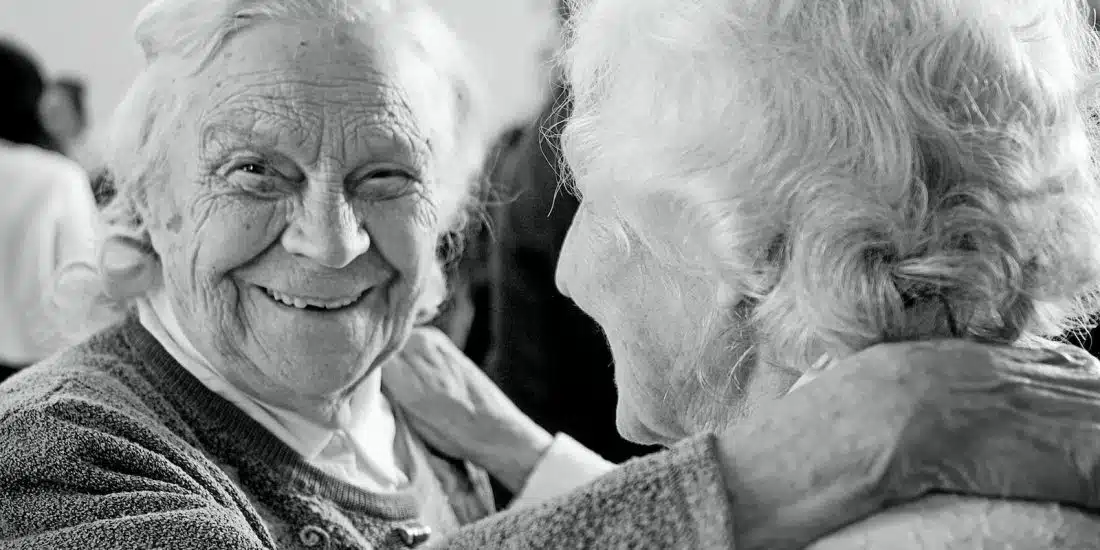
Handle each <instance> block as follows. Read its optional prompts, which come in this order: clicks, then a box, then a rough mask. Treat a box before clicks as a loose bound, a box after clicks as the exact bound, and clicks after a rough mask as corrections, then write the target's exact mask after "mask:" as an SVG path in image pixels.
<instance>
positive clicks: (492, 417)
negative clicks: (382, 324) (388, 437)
mask: <svg viewBox="0 0 1100 550" xmlns="http://www.w3.org/2000/svg"><path fill="white" fill-rule="evenodd" d="M382 383H383V386H384V387H385V389H386V392H387V393H388V395H389V397H390V399H391V400H392V401H393V403H394V404H395V405H396V406H398V407H400V408H401V409H402V410H404V411H405V413H406V415H407V417H408V418H409V421H410V423H411V424H412V427H413V429H414V431H416V432H417V433H418V434H419V435H420V436H421V437H422V438H423V439H424V440H425V441H427V442H428V444H430V445H432V446H433V447H435V448H436V449H438V450H439V451H441V452H443V453H445V454H448V455H450V456H453V457H455V458H460V459H464V460H469V461H471V462H473V463H474V464H477V465H479V466H481V467H483V468H485V469H486V470H488V472H489V473H490V474H491V475H493V476H494V477H496V478H497V479H498V480H499V481H500V482H501V483H502V484H504V486H505V487H507V488H508V489H509V490H510V491H512V492H518V491H519V490H520V489H521V488H522V487H523V485H524V483H525V482H526V480H527V477H528V475H530V473H531V470H532V469H534V467H535V465H536V464H537V463H538V461H539V459H540V458H541V457H542V455H543V453H545V451H546V449H547V448H548V447H549V446H550V444H551V443H552V442H553V436H551V435H550V433H549V432H547V431H546V430H544V429H542V428H541V427H540V426H539V425H538V424H536V423H535V422H534V421H533V420H531V419H530V418H529V417H528V416H527V415H526V414H524V413H523V412H522V411H520V410H519V408H518V407H516V405H515V404H514V403H512V401H511V400H510V399H508V397H507V396H506V395H504V392H502V391H501V390H500V388H498V387H497V386H496V385H495V384H493V382H492V381H491V380H489V377H488V376H486V375H485V373H483V372H482V371H481V369H480V368H478V366H477V365H476V364H474V362H473V361H470V359H468V358H467V357H466V356H465V355H464V354H463V353H462V351H461V350H459V349H458V348H457V347H456V346H455V344H454V343H453V342H452V341H451V339H450V338H448V337H447V335H446V334H444V333H443V332H441V331H439V330H437V329H435V328H431V327H423V328H417V329H414V330H413V333H412V335H411V336H410V337H409V340H408V342H407V343H406V344H405V347H404V349H402V350H401V352H399V353H398V354H397V355H396V356H395V357H394V358H393V359H392V360H390V361H389V362H388V363H387V364H386V365H385V366H384V367H383V371H382Z"/></svg>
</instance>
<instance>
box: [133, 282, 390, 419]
mask: <svg viewBox="0 0 1100 550" xmlns="http://www.w3.org/2000/svg"><path fill="white" fill-rule="evenodd" d="M144 303H145V307H146V308H147V309H148V310H149V311H147V312H146V314H147V315H152V316H155V322H157V323H159V324H160V326H161V328H162V329H163V330H164V331H166V332H167V333H168V335H169V336H170V337H171V339H172V340H173V341H174V342H175V345H176V346H178V347H179V348H182V351H183V353H185V354H186V355H188V356H190V357H192V359H193V360H195V361H197V362H200V363H201V364H203V365H204V366H205V367H206V368H207V369H208V370H209V371H210V372H212V373H213V374H215V375H217V376H219V377H221V378H222V379H224V380H225V382H226V383H228V384H229V385H230V386H232V387H233V388H234V389H235V390H236V391H238V392H240V393H242V394H244V395H247V396H248V397H249V398H250V399H252V400H254V401H255V402H257V403H258V404H260V405H263V406H266V407H273V408H278V409H281V410H283V411H285V412H289V413H293V414H295V415H298V416H300V417H302V418H305V419H307V420H309V421H310V422H313V423H315V424H317V425H320V426H325V427H327V428H332V427H334V426H336V425H344V426H347V425H348V424H349V423H350V419H349V417H348V416H346V415H351V417H356V416H358V415H360V414H361V413H362V412H363V411H364V410H366V408H368V407H371V406H374V405H376V404H379V403H380V402H381V401H382V400H383V399H385V397H384V396H383V395H382V373H381V370H380V369H375V370H373V371H370V372H368V373H366V374H365V375H363V377H362V378H360V379H359V380H358V381H356V382H354V383H353V384H351V385H349V386H347V387H346V388H343V389H342V390H341V391H339V392H334V393H329V394H322V395H308V394H303V393H302V392H301V391H298V390H297V389H294V388H286V387H280V386H277V385H275V384H271V383H270V381H269V380H268V379H266V377H265V376H264V374H263V372H262V371H260V370H259V369H257V368H251V369H242V371H241V372H236V371H235V370H234V369H227V368H224V367H221V368H219V366H220V365H223V364H224V363H225V361H209V360H207V359H206V357H209V356H213V355H212V354H211V353H209V352H204V351H203V350H201V349H199V347H198V346H196V344H195V342H194V341H193V340H192V339H191V338H190V336H189V335H188V334H187V332H186V330H185V329H184V328H183V326H182V324H181V323H180V322H179V319H178V317H177V316H176V314H175V310H174V308H173V306H172V303H171V300H169V298H168V295H167V294H166V293H165V292H164V290H163V288H158V289H154V290H153V291H151V292H149V293H148V294H147V295H146V301H145V302H144ZM149 321H154V320H153V319H149ZM242 360H243V358H242ZM243 373H248V374H247V375H243ZM342 415H345V416H342Z"/></svg>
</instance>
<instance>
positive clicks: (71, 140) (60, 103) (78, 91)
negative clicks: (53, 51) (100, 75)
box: [42, 76, 88, 161]
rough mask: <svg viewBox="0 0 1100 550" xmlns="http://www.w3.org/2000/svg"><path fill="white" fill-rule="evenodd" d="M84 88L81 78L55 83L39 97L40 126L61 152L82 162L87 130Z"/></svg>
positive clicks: (58, 80)
mask: <svg viewBox="0 0 1100 550" xmlns="http://www.w3.org/2000/svg"><path fill="white" fill-rule="evenodd" d="M85 104H86V101H85V85H84V81H83V80H82V79H81V78H80V77H76V76H64V77H59V78H56V79H54V80H53V81H52V82H51V83H50V84H49V85H48V86H47V87H46V90H45V93H44V94H43V96H42V123H43V125H44V126H45V127H46V130H47V131H49V132H50V134H52V135H53V136H55V137H56V139H57V140H58V142H59V145H60V147H61V150H62V151H63V152H64V153H65V154H66V155H68V156H69V157H71V158H73V159H74V160H77V161H81V160H82V159H83V154H84V147H83V146H84V136H85V133H86V132H87V130H88V114H87V109H86V106H85Z"/></svg>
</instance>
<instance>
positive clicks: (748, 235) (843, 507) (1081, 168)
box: [387, 0, 1100, 549]
mask: <svg viewBox="0 0 1100 550" xmlns="http://www.w3.org/2000/svg"><path fill="white" fill-rule="evenodd" d="M581 4H582V5H578V6H576V9H577V10H579V11H577V12H576V13H575V14H574V18H573V29H572V30H573V34H572V37H571V39H572V40H571V45H570V47H569V49H568V51H567V54H566V60H567V62H568V75H569V80H570V84H571V85H572V88H573V92H574V94H575V100H574V105H573V109H574V112H573V114H572V116H571V119H570V120H569V122H568V124H567V125H566V127H565V129H564V132H563V142H564V151H565V155H566V159H567V161H568V164H569V167H570V168H571V169H572V172H573V174H574V176H575V178H576V180H575V181H576V190H577V192H578V193H579V194H580V195H581V197H582V201H583V202H582V206H581V210H580V212H579V214H578V216H577V218H576V220H575V221H574V223H573V226H572V228H571V231H570V234H569V236H568V237H567V239H566V243H565V247H564V250H563V252H562V257H561V259H560V263H559V265H558V273H557V276H558V284H559V287H560V288H561V289H562V291H563V292H564V293H566V294H568V295H570V296H571V297H572V298H573V299H574V300H575V301H576V302H577V303H578V304H579V305H580V306H581V307H582V308H584V309H585V310H586V311H587V312H588V313H590V314H591V315H592V316H593V317H594V318H595V319H596V320H597V321H598V322H599V323H600V325H601V326H602V327H603V329H604V331H605V332H606V335H607V339H608V341H609V343H610V346H611V349H612V350H613V353H614V358H615V378H616V381H617V385H618V388H619V392H620V401H619V408H618V425H619V429H620V431H621V432H622V433H623V434H624V435H626V436H628V437H629V438H631V439H633V440H635V441H639V442H646V443H651V442H652V443H661V444H664V445H669V446H672V448H671V449H669V450H668V451H667V452H664V453H658V454H656V455H653V456H650V457H646V458H644V459H640V460H636V461H633V462H630V463H627V464H626V465H624V466H621V467H619V468H617V469H615V470H613V471H611V472H610V473H608V474H606V475H604V476H602V477H600V478H599V479H597V480H596V481H594V482H593V483H592V484H591V485H589V486H587V487H584V488H581V489H579V490H578V491H576V492H574V493H572V494H570V495H568V496H563V497H559V498H556V499H553V500H551V501H550V502H547V503H544V504H542V505H540V506H534V507H526V508H518V509H515V510H512V511H509V512H505V513H503V514H500V515H498V516H495V517H493V518H490V519H488V520H484V521H483V522H479V523H478V524H475V525H473V526H469V527H467V528H465V529H463V530H461V531H459V532H458V533H457V534H455V535H454V536H452V537H451V538H449V539H447V540H446V541H445V542H443V543H442V544H441V545H442V546H443V547H446V548H471V549H473V548H486V547H497V546H507V547H509V548H548V547H554V548H641V547H653V548H657V547H660V548H730V547H736V548H738V549H741V548H798V547H803V546H805V545H806V544H808V543H811V542H813V541H815V540H816V541H817V543H816V545H815V546H814V547H815V548H887V547H888V548H977V547H983V548H994V547H996V548H1082V549H1083V548H1095V547H1096V544H1097V541H1098V540H1100V517H1098V516H1096V515H1093V514H1095V513H1097V512H1100V508H1098V505H1100V501H1098V497H1097V494H1096V491H1095V487H1096V486H1097V482H1098V479H1097V477H1096V476H1097V473H1098V472H1097V462H1096V454H1095V453H1096V450H1097V444H1096V440H1097V436H1098V435H1100V424H1097V418H1095V417H1092V418H1086V417H1084V416H1081V417H1077V418H1076V419H1069V418H1067V419H1066V420H1064V421H1057V420H1054V419H1051V418H1046V419H1043V418H1039V417H1037V416H1035V415H1036V414H1037V413H1039V411H1046V412H1047V413H1050V412H1053V411H1054V410H1055V409H1061V410H1063V411H1064V412H1066V413H1069V411H1070V409H1072V408H1075V407H1079V406H1083V405H1085V404H1086V403H1090V402H1091V403H1095V399H1096V397H1097V393H1096V391H1097V389H1098V387H1100V386H1098V382H1100V365H1098V364H1097V362H1096V360H1094V359H1092V358H1091V357H1089V356H1088V355H1087V354H1084V353H1083V352H1082V351H1081V350H1079V349H1076V348H1071V347H1069V346H1066V345H1063V344H1058V343H1056V342H1054V341H1052V340H1050V338H1052V337H1055V336H1057V335H1059V334H1062V333H1063V332H1065V331H1067V330H1071V329H1074V328H1080V327H1082V326H1084V325H1085V324H1086V322H1087V319H1088V315H1089V314H1090V313H1093V312H1094V311H1095V293H1096V290H1097V288H1098V285H1100V186H1098V185H1097V183H1096V172H1095V169H1094V165H1093V161H1094V150H1095V147H1096V145H1097V144H1096V143H1095V142H1094V141H1093V139H1092V135H1093V130H1094V127H1093V125H1094V124H1095V121H1094V119H1093V118H1092V111H1091V109H1092V108H1093V106H1094V96H1093V95H1092V94H1091V89H1090V88H1088V87H1087V86H1086V84H1087V83H1088V82H1089V77H1090V76H1091V73H1092V71H1094V70H1096V68H1097V61H1098V58H1097V50H1096V37H1095V36H1094V34H1093V31H1092V30H1091V29H1090V27H1089V25H1088V22H1087V18H1086V17H1085V12H1084V9H1083V5H1082V3H1081V2H1077V1H1074V0H1050V1H1044V2H1025V1H1015V0H877V1H874V2H870V1H868V2H864V1H858V0H857V1H842V0H828V1H813V0H789V1H748V2H730V1H727V0H702V1H696V2H678V1H674V0H673V1H670V0H664V1H658V0H648V1H647V0H636V1H633V2H616V1H611V0H607V1H602V0H595V1H593V2H591V3H581ZM412 343H413V344H414V345H410V346H407V347H406V348H405V351H404V352H403V353H402V354H401V357H402V358H403V360H402V361H397V362H395V363H394V364H393V367H392V368H393V370H392V371H389V370H388V371H387V372H388V373H390V374H392V378H389V379H388V380H387V387H389V388H390V389H391V391H392V395H393V397H394V399H395V400H396V401H397V402H399V403H401V404H402V405H404V406H406V407H407V408H408V410H409V411H410V413H411V416H412V417H413V418H415V421H416V423H417V425H418V426H419V429H420V430H421V433H423V434H425V436H426V437H428V439H429V440H433V441H434V442H435V444H436V445H438V446H439V447H440V448H443V449H446V450H448V452H451V453H454V454H456V455H459V456H464V457H468V458H471V459H473V460H475V461H481V462H484V461H485V459H486V458H485V457H484V456H481V455H480V454H479V453H480V449H481V448H482V447H483V446H484V444H485V441H486V439H487V438H486V437H485V436H479V435H478V434H483V433H491V431H492V430H491V426H493V425H494V424H502V425H508V424H509V423H514V422H515V421H516V418H518V416H517V415H518V413H517V412H516V411H514V410H510V409H509V407H508V406H507V403H506V402H504V400H503V399H502V397H501V396H500V395H499V394H497V393H496V392H495V389H494V388H493V387H492V386H491V385H490V384H488V382H487V381H486V380H485V379H484V378H483V377H480V376H479V375H478V373H477V372H476V369H474V368H472V366H470V365H469V364H468V363H465V362H463V361H462V358H461V357H459V356H457V355H456V354H455V352H454V350H453V349H451V348H448V347H447V345H446V343H445V342H444V341H443V340H441V339H440V338H438V336H437V335H435V334H434V333H418V335H417V337H416V338H415V339H414V340H413V341H412ZM795 386H799V387H797V388H795ZM792 390H793V391H792ZM471 395H472V397H471ZM1039 395H1046V396H1048V397H1049V398H1051V399H1055V400H1061V399H1062V398H1065V399H1066V402H1064V403H1062V404H1056V403H1055V402H1049V403H1046V404H1045V405H1038V404H1037V403H1033V404H1030V405H1025V404H1023V403H1022V402H1020V401H1018V399H1019V398H1021V397H1024V396H1028V397H1027V398H1026V399H1034V398H1037V397H1038V396H1039ZM1055 396H1062V398H1056V397H1055ZM1070 402H1072V403H1073V405H1071V406H1069V408H1063V407H1064V406H1067V405H1069V404H1070ZM1036 405H1038V406H1036ZM814 413H816V415H815V414H814ZM982 415H988V416H986V417H985V420H979V417H981V416H982ZM994 418H996V419H998V420H993V419H994ZM1010 418H1013V419H1015V421H1018V422H1019V423H1018V424H1015V423H1014V425H1013V426H1012V427H1008V426H1004V427H1003V428H1005V429H1001V428H995V429H993V430H992V431H990V432H987V433H985V434H981V435H979V436H978V437H975V438H973V439H956V438H955V437H943V436H936V435H930V434H933V433H934V432H936V431H938V430H942V429H944V428H945V427H948V426H959V425H961V424H965V423H966V422H967V421H968V420H967V419H970V421H972V422H977V423H984V422H990V421H991V422H994V423H996V422H1007V421H1008V419H1010ZM902 426H904V427H902ZM987 426H989V425H987ZM895 430H898V431H895ZM714 431H719V432H720V436H719V437H718V438H717V439H715V438H714V436H712V435H708V433H709V432H714ZM889 433H895V434H897V433H900V434H902V436H903V437H902V438H901V439H897V438H895V437H893V436H885V435H884V434H889ZM918 434H926V435H927V439H925V440H924V441H923V442H922V443H921V444H916V445H910V444H908V443H905V442H904V439H905V438H906V437H920V436H919V435H918ZM784 437H787V438H789V439H786V440H785V441H787V443H786V444H784V445H779V446H777V445H775V442H776V441H781V440H783V438H784ZM799 438H801V441H802V442H803V445H802V447H799V446H798V445H796V444H792V443H790V442H791V441H796V440H799ZM1090 439H1091V440H1092V442H1089V440H1090ZM1048 446H1049V447H1050V448H1052V449H1056V451H1055V453H1054V454H1064V455H1066V456H1073V457H1074V458H1073V459H1072V460H1080V462H1079V463H1078V464H1079V466H1078V467H1077V468H1079V470H1078V474H1079V475H1080V477H1077V478H1076V479H1073V478H1074V475H1070V476H1068V477H1062V474H1053V473H1052V470H1051V469H1050V465H1051V463H1050V462H1048V461H1047V460H1046V459H1040V460H1038V461H1036V460H1034V458H1035V457H1032V456H1027V455H1029V454H1030V453H1031V452H1033V451H1027V450H1026V449H1027V448H1029V447H1031V448H1040V447H1048ZM1082 452H1083V453H1084V454H1080V453H1082ZM949 453H952V454H955V457H956V458H958V459H959V462H958V463H956V464H955V465H954V466H951V465H950V464H948V463H947V461H948V460H949V459H946V458H943V459H942V460H943V462H941V464H940V466H939V467H931V468H930V467H929V466H928V465H927V462H926V461H927V460H928V459H929V458H930V457H943V456H945V455H946V454H949ZM859 460H864V462H863V469H862V470H861V469H859V468H846V464H847V463H848V461H859ZM830 461H832V462H833V463H834V464H835V465H836V467H835V468H831V469H830V468H826V467H825V466H823V465H824V464H827V463H829V462H830ZM889 461H892V462H893V463H894V466H887V465H886V464H885V462H889ZM1057 462H1060V460H1058V461H1057ZM841 463H844V464H841ZM1003 468H1008V469H1012V470H1013V471H1017V472H1025V473H1022V474H1020V477H1019V478H1017V479H1015V480H1012V481H1009V480H1007V479H1004V478H1001V477H1000V476H1001V474H999V473H994V472H995V471H997V470H1000V469H1003ZM1017 468H1018V470H1016V469H1017ZM810 469H813V470H815V471H812V472H808V470H810ZM1056 469H1061V467H1060V466H1059V467H1057V468H1056ZM1072 469H1074V468H1072V467H1071V470H1072ZM1028 471H1030V475H1028V474H1027V473H1026V472H1028ZM823 474H825V475H823ZM906 475H911V476H915V477H916V478H921V479H922V480H923V481H922V482H923V483H924V484H925V485H923V487H919V490H915V491H914V490H912V489H917V488H918V487H916V486H911V487H909V488H908V489H906V490H902V491H899V492H894V491H887V493H889V495H890V496H889V497H888V498H885V499H877V500H876V499H874V498H872V499H866V498H864V497H865V496H866V494H867V493H876V492H878V491H880V490H882V485H883V484H884V483H885V484H890V483H894V482H896V481H897V479H898V478H899V477H905V476H906ZM807 477H815V478H816V481H815V482H808V481H807V480H806V478H807ZM998 479H1000V480H999V481H998ZM1022 480H1027V481H1026V482H1021V481H1022ZM1029 482H1030V483H1029ZM814 483H818V484H821V485H823V486H824V487H823V488H821V487H819V488H813V487H814ZM920 483H921V482H918V483H917V485H920ZM1073 484H1076V486H1077V488H1078V489H1077V490H1076V491H1077V492H1076V495H1075V496H1074V495H1071V493H1074V492H1075V490H1073V489H1071V487H1072V486H1073ZM716 487H723V488H724V489H725V491H720V490H718V489H717V488H716ZM808 487H809V488H811V490H809V491H807V488H808ZM1058 487H1062V489H1068V491H1066V492H1064V493H1062V494H1054V493H1058V492H1061V491H1062V490H1061V489H1057V488H1058ZM934 491H940V492H950V493H954V494H953V495H950V496H948V495H926V493H928V492H934ZM987 497H1007V498H999V499H989V498H987ZM1059 502H1062V503H1069V504H1077V505H1079V506H1080V507H1063V506H1059V504H1058V503H1059ZM903 503H904V504H903ZM889 504H903V505H901V506H896V507H891V508H889V509H883V508H882V506H883V505H889ZM868 516H869V517H868ZM859 520H862V521H859ZM847 523H851V525H850V526H849V527H848V528H846V529H843V530H841V531H839V532H835V533H833V534H832V535H831V536H828V537H825V538H820V537H819V536H818V535H822V534H825V533H828V532H829V531H830V529H831V528H835V527H841V526H843V525H845V524H847ZM814 524H816V525H817V526H818V527H817V528H816V529H815V528H813V527H812V525H814ZM784 527H786V529H784Z"/></svg>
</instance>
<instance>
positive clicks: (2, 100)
mask: <svg viewBox="0 0 1100 550" xmlns="http://www.w3.org/2000/svg"><path fill="white" fill-rule="evenodd" d="M0 75H2V79H3V83H4V84H3V86H0V185H2V186H3V190H4V198H3V201H2V203H0V264H2V267H0V379H3V378H6V377H7V376H9V375H10V374H11V373H12V372H14V371H15V370H16V369H18V368H21V367H24V366H26V365H29V364H31V363H34V362H35V361H38V360H40V359H43V358H44V357H46V356H48V355H50V354H51V353H53V352H55V351H57V350H59V349H61V348H62V347H65V346H66V345H68V344H70V343H72V342H74V341H77V340H79V339H80V338H82V337H83V336H85V335H87V334H88V333H90V332H91V331H92V330H94V328H97V327H98V326H99V325H97V324H95V323H93V324H92V325H89V326H82V327H80V328H78V329H76V330H74V329H73V328H72V327H71V326H62V325H60V324H58V322H57V317H56V315H55V313H56V311H55V310H54V309H53V307H52V305H51V304H50V302H49V297H50V296H51V295H52V291H53V284H54V281H55V279H56V276H57V275H58V273H59V271H60V270H61V269H62V268H63V267H64V266H66V265H68V264H71V263H80V262H91V261H93V260H94V257H95V236H96V231H97V226H96V208H95V202H94V200H93V198H92V194H91V189H90V187H89V181H88V176H87V175H86V174H85V172H84V170H83V169H81V167H80V166H79V165H77V164H76V163H75V162H73V161H72V160H70V159H68V158H66V157H65V156H63V154H62V153H63V151H64V150H65V147H66V143H67V140H68V138H69V134H66V133H65V132H55V130H59V129H60V128H59V127H57V126H54V125H52V124H50V122H49V121H50V120H51V114H50V113H52V112H54V111H55V105H54V103H53V100H51V99H50V98H51V94H49V93H47V90H48V89H49V85H48V83H47V81H46V79H45V78H44V76H43V73H42V71H41V70H40V68H39V66H38V64H37V62H36V60H35V59H34V58H33V57H32V56H31V55H30V54H29V53H28V52H26V51H25V50H23V49H22V48H21V47H20V46H18V45H16V44H13V43H11V42H0Z"/></svg>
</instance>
